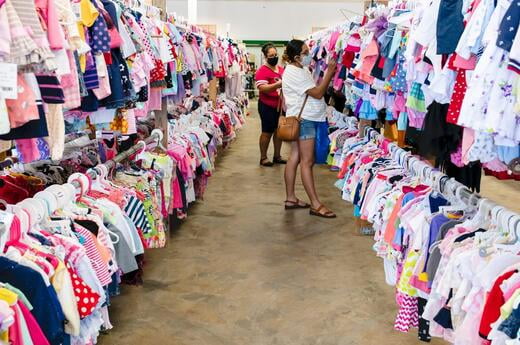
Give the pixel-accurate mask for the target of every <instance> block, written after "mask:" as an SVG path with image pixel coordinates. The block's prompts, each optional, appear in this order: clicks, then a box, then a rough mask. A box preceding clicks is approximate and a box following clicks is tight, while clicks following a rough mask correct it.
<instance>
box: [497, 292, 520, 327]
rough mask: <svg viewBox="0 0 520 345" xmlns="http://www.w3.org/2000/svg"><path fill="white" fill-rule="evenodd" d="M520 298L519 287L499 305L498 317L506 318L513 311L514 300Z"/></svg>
mask: <svg viewBox="0 0 520 345" xmlns="http://www.w3.org/2000/svg"><path fill="white" fill-rule="evenodd" d="M518 298H520V289H518V290H516V291H515V293H514V294H513V295H512V296H511V298H510V299H508V300H507V302H506V303H504V305H503V306H501V307H500V317H501V319H502V320H505V319H507V318H508V317H509V316H510V315H511V313H512V312H513V308H514V307H515V302H516V300H517V299H518Z"/></svg>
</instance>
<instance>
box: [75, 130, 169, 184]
mask: <svg viewBox="0 0 520 345" xmlns="http://www.w3.org/2000/svg"><path fill="white" fill-rule="evenodd" d="M162 137H163V132H162V131H161V130H160V129H154V130H153V131H152V134H151V135H150V136H149V137H148V138H146V139H145V140H144V141H141V142H138V143H137V144H135V145H134V146H132V147H131V148H130V149H128V150H127V151H125V152H122V153H120V154H118V155H117V156H115V157H114V158H113V159H111V160H109V161H106V162H105V163H103V164H100V165H104V166H105V167H106V168H107V169H108V170H110V169H112V168H114V167H115V166H116V165H117V163H120V162H122V161H124V160H125V159H127V158H128V157H131V156H133V155H134V154H136V153H137V152H139V151H141V150H142V149H144V148H146V147H147V146H148V145H149V144H151V143H154V142H159V141H160V140H161V139H162ZM143 143H144V146H143ZM86 175H88V176H89V177H90V178H92V179H94V178H96V176H97V173H96V171H95V170H89V171H87V173H86ZM72 185H73V186H74V187H76V188H80V187H81V186H80V184H79V182H77V181H72Z"/></svg>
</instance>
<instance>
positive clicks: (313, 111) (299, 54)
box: [282, 40, 336, 218]
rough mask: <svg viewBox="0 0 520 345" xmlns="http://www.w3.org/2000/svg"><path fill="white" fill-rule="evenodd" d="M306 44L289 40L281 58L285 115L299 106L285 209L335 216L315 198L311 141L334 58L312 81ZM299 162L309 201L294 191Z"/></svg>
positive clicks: (321, 116)
mask: <svg viewBox="0 0 520 345" xmlns="http://www.w3.org/2000/svg"><path fill="white" fill-rule="evenodd" d="M309 53H310V52H309V47H308V46H307V45H306V44H305V42H303V41H300V40H292V41H290V42H289V43H288V44H287V47H286V50H285V54H284V60H285V61H286V62H287V63H288V65H287V67H286V69H285V72H284V74H283V77H282V90H283V95H284V97H285V104H286V106H287V116H297V115H298V114H299V113H300V110H301V109H302V106H303V104H304V101H305V98H306V97H308V98H307V102H306V103H305V106H304V107H303V112H302V117H301V122H300V138H299V140H298V141H296V142H293V143H292V144H291V145H292V146H291V157H290V158H289V161H288V162H287V166H286V168H285V187H286V193H287V200H286V201H285V209H287V210H289V209H297V208H309V207H310V214H311V215H313V216H319V217H324V218H335V217H336V215H335V214H334V212H332V211H331V210H329V209H328V208H326V207H325V206H324V205H323V204H322V203H321V201H320V200H319V198H318V193H316V188H315V185H314V174H313V171H312V170H313V166H314V141H315V138H316V129H317V126H318V125H319V123H320V122H325V119H326V115H325V110H326V107H327V105H326V103H325V100H324V99H323V96H324V95H325V93H326V92H327V88H328V86H329V84H330V82H331V80H332V78H333V77H334V72H335V71H336V62H335V61H331V62H330V63H329V65H328V68H327V71H326V72H325V76H324V77H323V80H322V82H321V83H320V84H319V85H316V83H315V82H314V80H313V78H312V75H311V73H310V71H309V69H308V66H309V64H310V62H311V60H312V57H311V56H310V55H309ZM299 164H301V175H302V181H303V186H304V187H305V191H306V192H307V195H308V196H309V199H310V201H311V204H310V205H308V204H306V203H304V202H302V201H300V200H299V199H298V198H297V197H296V194H295V191H294V185H295V180H296V170H297V169H298V165H299Z"/></svg>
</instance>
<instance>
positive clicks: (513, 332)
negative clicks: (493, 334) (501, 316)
mask: <svg viewBox="0 0 520 345" xmlns="http://www.w3.org/2000/svg"><path fill="white" fill-rule="evenodd" d="M519 329H520V307H518V308H516V309H513V312H512V313H511V315H509V317H508V318H507V319H505V320H504V321H503V322H502V323H501V324H500V326H498V330H499V331H501V332H503V333H504V334H506V335H507V336H508V337H509V338H513V339H514V338H515V337H516V336H517V335H518V330H519Z"/></svg>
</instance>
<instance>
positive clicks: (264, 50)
mask: <svg viewBox="0 0 520 345" xmlns="http://www.w3.org/2000/svg"><path fill="white" fill-rule="evenodd" d="M271 48H274V49H276V47H275V46H274V44H272V43H271V42H269V43H266V44H264V45H263V46H262V53H264V56H265V57H267V53H269V49H271Z"/></svg>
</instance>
